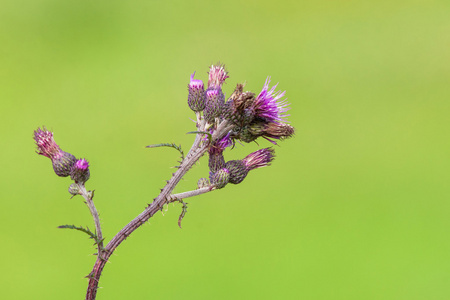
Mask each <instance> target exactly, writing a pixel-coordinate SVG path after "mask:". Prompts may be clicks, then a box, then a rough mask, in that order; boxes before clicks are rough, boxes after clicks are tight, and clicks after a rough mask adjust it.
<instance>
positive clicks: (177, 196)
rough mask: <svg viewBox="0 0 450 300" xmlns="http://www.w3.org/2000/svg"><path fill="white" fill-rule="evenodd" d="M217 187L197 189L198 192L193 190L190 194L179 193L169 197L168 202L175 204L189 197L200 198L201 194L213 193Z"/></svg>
mask: <svg viewBox="0 0 450 300" xmlns="http://www.w3.org/2000/svg"><path fill="white" fill-rule="evenodd" d="M214 190H215V187H214V186H207V187H204V188H201V189H197V190H193V191H189V192H184V193H179V194H172V195H170V196H169V197H168V200H167V201H168V202H175V201H178V200H181V199H186V198H189V197H194V196H198V195H201V194H205V193H208V192H211V191H214Z"/></svg>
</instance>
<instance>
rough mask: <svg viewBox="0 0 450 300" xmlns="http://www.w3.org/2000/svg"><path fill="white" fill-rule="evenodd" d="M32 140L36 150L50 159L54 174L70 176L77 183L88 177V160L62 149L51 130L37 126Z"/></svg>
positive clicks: (82, 182)
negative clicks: (78, 157)
mask: <svg viewBox="0 0 450 300" xmlns="http://www.w3.org/2000/svg"><path fill="white" fill-rule="evenodd" d="M34 140H35V142H36V146H37V150H38V151H37V153H38V154H40V155H43V156H45V157H48V158H50V159H51V160H52V165H53V170H54V171H55V173H56V175H58V176H61V177H67V176H70V178H71V179H72V180H73V181H75V183H77V184H78V183H79V184H84V183H85V182H86V181H87V180H88V179H89V177H90V172H89V163H88V161H87V160H85V159H84V158H81V159H77V158H75V156H73V155H72V154H70V153H68V152H64V151H62V150H61V148H59V146H58V145H57V144H56V142H55V140H54V139H53V133H52V132H51V131H48V130H47V129H46V128H45V127H43V128H42V129H41V128H38V129H37V130H36V131H34ZM69 191H70V189H69ZM71 193H72V192H71Z"/></svg>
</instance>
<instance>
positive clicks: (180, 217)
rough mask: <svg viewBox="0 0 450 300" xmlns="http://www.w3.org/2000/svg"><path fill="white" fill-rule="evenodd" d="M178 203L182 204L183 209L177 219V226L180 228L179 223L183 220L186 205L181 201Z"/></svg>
mask: <svg viewBox="0 0 450 300" xmlns="http://www.w3.org/2000/svg"><path fill="white" fill-rule="evenodd" d="M180 202H181V203H182V204H183V208H182V210H181V214H180V216H179V217H178V226H180V228H181V221H182V220H183V218H184V216H185V215H186V212H187V208H188V207H187V203H186V202H183V201H182V200H180Z"/></svg>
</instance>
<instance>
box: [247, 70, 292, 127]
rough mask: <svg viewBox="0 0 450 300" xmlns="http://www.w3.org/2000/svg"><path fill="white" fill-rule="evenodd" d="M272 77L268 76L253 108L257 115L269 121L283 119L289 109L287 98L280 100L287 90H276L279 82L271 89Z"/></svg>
mask: <svg viewBox="0 0 450 300" xmlns="http://www.w3.org/2000/svg"><path fill="white" fill-rule="evenodd" d="M269 83H270V77H267V79H266V83H265V84H264V87H263V89H262V91H261V93H259V95H258V97H256V99H255V101H254V102H253V105H252V108H253V110H254V112H255V116H256V117H259V118H261V119H264V120H266V121H267V122H273V121H283V119H284V118H285V117H287V116H288V115H287V114H286V112H287V111H288V110H289V107H288V106H289V104H288V103H287V102H286V100H282V101H278V100H279V99H281V98H282V97H284V95H285V93H286V91H284V92H281V91H277V92H275V88H276V87H277V85H278V84H276V85H274V86H273V87H272V88H271V89H270V90H269Z"/></svg>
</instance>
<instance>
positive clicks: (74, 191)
mask: <svg viewBox="0 0 450 300" xmlns="http://www.w3.org/2000/svg"><path fill="white" fill-rule="evenodd" d="M69 193H70V194H71V195H72V196H76V195H80V188H79V187H78V184H76V183H72V184H71V185H70V186H69Z"/></svg>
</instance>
